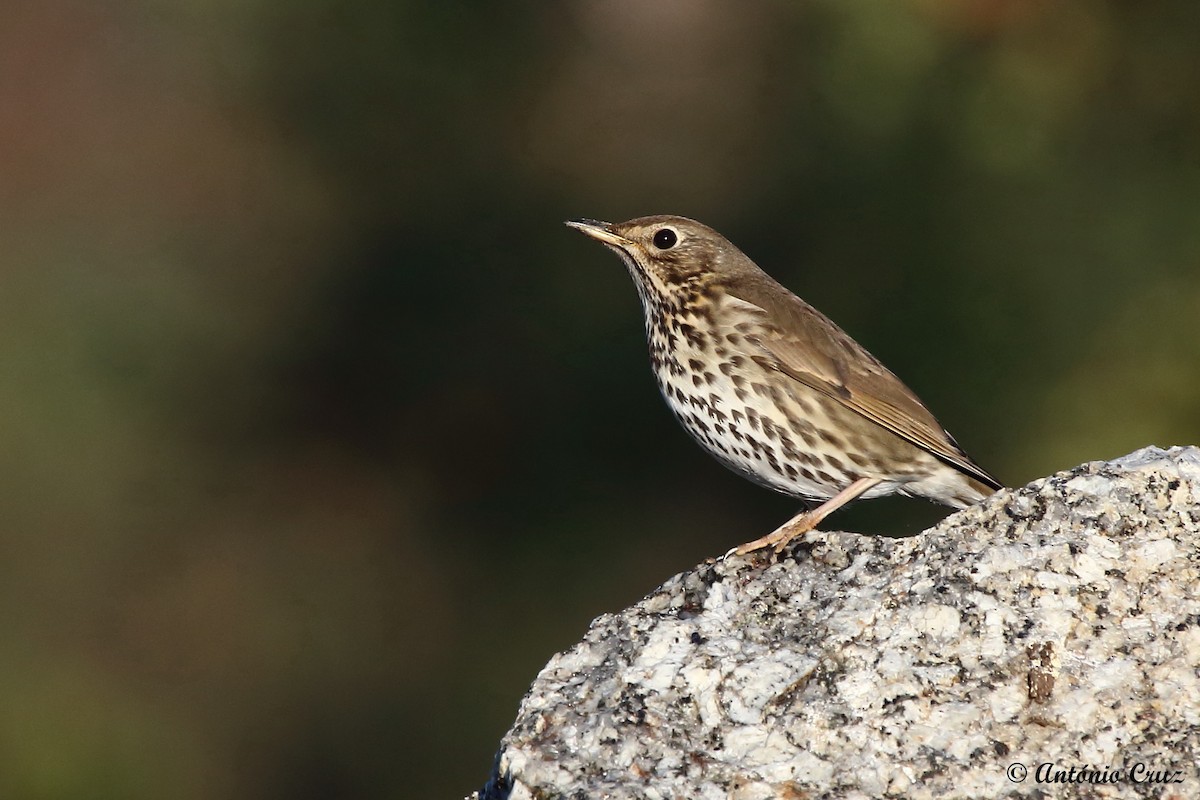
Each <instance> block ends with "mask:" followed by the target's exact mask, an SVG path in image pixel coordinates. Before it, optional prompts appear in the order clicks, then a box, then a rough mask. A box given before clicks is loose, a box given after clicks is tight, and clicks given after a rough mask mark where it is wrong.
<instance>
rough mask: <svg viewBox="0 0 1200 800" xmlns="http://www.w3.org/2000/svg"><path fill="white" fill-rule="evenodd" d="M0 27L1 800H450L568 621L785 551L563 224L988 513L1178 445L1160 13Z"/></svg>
mask: <svg viewBox="0 0 1200 800" xmlns="http://www.w3.org/2000/svg"><path fill="white" fill-rule="evenodd" d="M4 17H5V18H4V22H3V23H0V100H2V102H0V120H2V121H3V124H2V125H0V159H2V168H0V242H2V243H3V255H2V257H0V258H2V260H0V354H2V355H0V357H2V363H3V380H2V381H0V414H2V417H3V423H2V424H0V435H2V436H3V441H2V442H0V445H2V446H0V471H2V473H3V480H2V483H0V486H2V487H3V489H2V491H3V495H4V496H3V526H2V537H0V598H2V602H0V681H2V683H0V685H2V687H3V695H2V697H0V762H2V763H0V797H4V798H49V799H57V798H122V799H123V800H125V799H132V800H140V799H141V798H147V799H149V798H155V799H157V798H162V797H172V798H180V799H181V800H188V798H230V799H238V800H241V799H243V798H247V799H248V798H263V797H289V798H313V799H314V800H316V799H318V798H401V797H457V796H461V795H462V794H465V793H466V792H468V791H470V790H472V789H474V788H477V787H478V786H480V785H481V784H482V783H483V781H484V779H485V777H486V775H487V771H488V768H489V766H490V763H491V758H492V754H493V752H494V750H495V748H496V745H497V743H498V741H499V739H500V737H501V735H502V734H503V733H504V731H505V730H506V728H507V726H508V724H509V723H510V722H511V721H512V719H513V717H514V715H515V712H516V709H517V704H518V702H519V701H520V698H521V696H522V694H523V693H524V691H525V689H526V688H527V686H528V685H529V683H530V681H531V680H532V679H533V678H534V676H535V675H536V674H537V671H538V670H539V669H540V668H541V666H542V665H543V664H544V663H545V662H546V661H547V660H548V659H549V657H550V656H551V655H552V654H553V653H554V652H555V651H557V650H560V649H562V648H565V647H568V646H570V645H571V644H572V643H573V642H574V641H575V640H576V639H578V638H579V637H580V636H581V635H582V633H583V631H584V630H585V628H586V626H587V624H588V622H589V620H590V619H592V618H593V617H594V616H596V615H598V614H600V613H603V612H607V611H614V610H617V609H619V608H621V607H623V606H625V605H628V604H630V603H632V602H634V601H636V600H637V599H638V598H640V597H641V596H642V595H643V594H644V593H646V592H648V591H650V590H651V589H652V588H653V587H654V586H655V585H657V584H658V583H660V582H661V581H663V580H664V579H666V578H667V577H669V576H670V575H672V574H674V573H675V572H678V571H680V570H683V569H686V568H688V567H690V566H691V565H693V564H694V563H696V562H698V561H700V560H702V559H703V558H705V557H707V556H712V555H715V554H719V553H722V552H724V551H725V550H726V549H728V548H729V547H731V546H733V545H735V544H738V543H739V542H742V541H745V540H747V539H749V538H752V537H754V536H758V535H760V534H762V533H764V532H765V531H767V530H769V529H770V528H771V527H773V526H774V525H775V524H777V523H779V522H781V521H782V520H783V519H785V518H786V517H787V516H789V515H790V514H791V513H793V512H794V511H795V510H797V505H796V504H795V503H794V502H791V501H789V500H788V499H787V498H783V497H778V496H774V495H772V494H770V493H768V492H765V491H763V490H761V489H758V488H756V487H754V486H752V485H750V484H748V483H745V482H743V481H741V480H740V479H738V478H736V477H735V476H733V475H732V474H731V473H727V472H725V471H724V470H723V469H722V468H721V467H720V466H718V465H717V464H716V463H715V462H713V461H711V460H710V459H708V458H707V457H705V456H703V455H702V454H701V452H700V450H699V449H698V448H697V447H695V445H693V444H692V443H691V442H690V441H689V440H688V439H687V438H686V436H685V435H684V434H683V433H682V432H681V431H680V430H679V429H678V428H677V426H676V425H675V423H674V422H673V421H672V420H671V418H670V416H669V414H668V412H667V411H666V409H665V406H663V404H662V403H661V401H660V400H659V398H658V397H657V393H656V390H655V389H654V386H653V383H652V381H651V377H650V373H649V369H648V366H647V361H646V356H645V352H644V344H643V342H642V331H641V324H642V323H641V312H640V310H639V308H638V305H637V299H636V294H635V292H634V289H633V287H632V285H631V282H630V280H629V278H628V276H627V275H626V274H625V272H624V268H623V267H622V265H621V264H620V263H619V261H618V260H617V259H616V258H615V257H614V256H613V255H612V254H610V253H608V252H606V251H604V250H603V248H601V247H599V246H597V245H596V244H595V243H593V242H589V241H587V240H585V239H584V238H583V237H581V236H579V235H578V234H577V233H575V232H572V231H570V230H568V229H567V228H565V227H563V226H562V224H561V223H562V220H564V219H566V218H569V217H577V216H592V217H600V218H606V219H618V220H619V219H626V218H629V217H633V216H639V215H642V214H649V213H664V212H669V213H678V214H685V215H688V216H693V217H696V218H699V219H701V220H702V221H705V222H707V223H709V224H711V225H713V226H714V227H716V228H717V229H719V230H721V231H722V232H723V233H725V234H726V235H728V236H729V237H730V238H731V239H732V240H733V241H734V242H736V243H737V244H739V245H740V246H741V247H742V248H743V249H744V250H745V251H746V252H748V253H749V254H750V255H751V256H752V257H753V258H755V259H756V260H757V261H758V262H759V263H760V264H762V265H763V266H764V267H765V268H767V269H768V271H770V272H772V273H773V274H774V275H775V276H776V277H778V278H779V279H781V280H782V281H783V282H784V283H785V284H787V285H789V286H790V287H792V288H793V289H794V290H796V291H797V293H799V294H801V295H802V296H804V297H805V298H806V299H808V300H809V301H811V302H812V303H813V304H814V305H816V306H817V307H818V308H820V309H822V310H823V311H825V312H826V313H827V314H829V315H830V316H832V317H833V318H834V319H835V320H837V321H838V322H839V323H840V324H841V325H842V326H843V327H845V328H846V329H847V330H849V331H850V332H851V334H852V335H854V336H855V337H856V338H857V339H858V340H859V341H861V342H862V343H864V344H865V345H866V346H867V347H868V348H870V349H871V350H872V351H873V352H875V354H876V355H878V356H879V357H880V358H882V359H883V361H885V362H886V363H887V364H888V365H889V366H891V367H892V368H893V369H894V370H895V371H896V372H898V373H899V374H900V375H901V376H902V377H903V378H904V379H905V381H906V382H908V383H909V384H910V385H911V386H913V387H914V388H915V389H916V390H917V392H918V393H919V394H920V395H921V396H922V397H923V398H924V399H925V400H926V402H927V403H928V404H929V405H930V406H931V407H932V408H933V410H934V411H935V413H936V414H937V415H938V416H939V418H940V419H941V420H942V422H943V423H944V424H945V425H946V426H947V428H949V429H950V430H951V431H952V432H954V434H955V435H956V436H957V438H958V439H959V441H960V442H961V443H962V444H963V446H964V447H965V448H966V449H967V450H968V452H970V453H971V454H972V455H973V456H974V457H975V458H976V459H977V460H978V461H979V462H980V463H981V464H983V465H984V466H986V467H987V468H989V469H991V470H992V471H994V472H995V473H997V474H998V475H999V477H1001V478H1002V479H1003V480H1005V481H1006V482H1007V483H1009V484H1010V485H1021V484H1023V483H1025V482H1026V481H1028V480H1031V479H1034V478H1036V477H1039V476H1042V475H1045V474H1049V473H1051V472H1053V471H1056V470H1058V469H1063V468H1067V467H1071V466H1073V465H1075V464H1077V463H1079V462H1082V461H1086V460H1091V459H1099V458H1108V457H1113V456H1117V455H1120V454H1123V453H1125V452H1128V451H1130V450H1133V449H1135V448H1137V447H1140V446H1143V445H1147V444H1151V443H1156V444H1162V445H1168V444H1182V443H1188V442H1194V441H1196V438H1197V437H1196V432H1197V430H1198V429H1200V335H1198V334H1197V319H1200V47H1197V46H1196V41H1197V33H1198V32H1200V4H1196V3H1195V2H1192V1H1191V0H1180V1H1179V2H1174V3H1172V2H1147V3H1121V2H1107V3H1105V2H1092V1H1091V0H1087V1H1086V2H1085V1H1084V0H1076V1H1075V2H1059V3H1041V2H1035V1H1034V0H1026V1H1024V2H1004V1H1003V0H979V1H977V2H941V1H938V0H924V1H922V2H897V3H891V2H876V1H875V0H827V1H824V2H806V3H792V2H752V3H723V2H716V0H705V1H702V0H695V1H691V0H671V1H670V2H667V1H665V0H658V1H657V2H641V1H640V0H620V2H599V1H595V2H578V1H576V2H562V3H554V4H550V3H520V2H518V3H506V4H486V3H479V2H476V3H457V4H452V3H434V2H423V3H420V2H408V1H406V0H387V1H386V2H383V1H380V0H336V1H335V0H307V1H306V2H299V3H284V2H278V0H249V1H248V2H247V1H246V0H241V1H240V2H237V3H234V2H228V1H226V2H222V0H208V1H207V2H205V1H204V0H197V1H196V2H192V3H185V2H169V1H168V0H141V1H140V2H138V1H136V0H114V2H107V3H83V2H80V3H74V4H72V3H58V2H55V3H27V4H10V5H9V6H8V7H6V11H5V15H4ZM942 513H943V512H942V511H940V510H938V509H937V508H935V507H933V506H930V505H928V504H925V503H922V502H920V501H915V500H880V501H873V502H868V503H863V504H859V505H858V506H855V507H854V508H851V509H849V510H847V511H845V512H842V513H840V514H839V515H838V516H837V517H835V518H834V520H833V524H834V525H836V526H838V527H843V528H846V529H851V530H873V531H884V532H890V533H903V532H913V531H916V530H919V529H920V528H921V527H923V526H924V525H927V524H929V523H931V522H933V521H935V520H937V519H938V518H940V516H941V515H942Z"/></svg>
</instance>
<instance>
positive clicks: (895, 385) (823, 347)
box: [722, 259, 1002, 489]
mask: <svg viewBox="0 0 1200 800" xmlns="http://www.w3.org/2000/svg"><path fill="white" fill-rule="evenodd" d="M746 261H747V262H749V259H746ZM748 266H749V267H751V268H750V269H747V268H746V265H739V267H741V268H740V269H737V270H736V273H735V275H734V276H733V277H732V278H730V279H728V280H726V281H724V282H723V284H722V288H723V289H724V291H725V293H726V294H727V295H728V296H730V297H733V298H736V299H737V300H740V301H741V302H742V303H744V304H746V305H747V306H749V308H746V309H744V310H745V311H746V313H747V314H753V313H755V312H757V313H758V314H759V315H761V316H760V320H759V322H760V323H767V324H768V325H770V326H771V327H772V328H773V329H774V334H773V335H771V336H769V337H754V338H753V344H755V345H756V346H757V347H759V348H760V349H761V350H762V351H763V355H764V357H765V361H766V364H767V365H769V366H770V367H771V368H773V369H775V370H777V371H778V372H780V373H782V374H784V375H787V376H788V377H789V378H792V379H793V380H796V381H799V382H800V383H803V384H804V385H806V386H809V387H811V388H813V389H816V390H817V391H819V392H821V393H823V394H825V395H827V396H829V397H831V398H833V399H834V400H836V401H838V402H839V403H842V404H843V405H844V406H846V408H849V409H851V410H852V411H854V412H856V413H858V414H861V415H862V416H863V417H865V418H866V419H868V420H870V421H871V422H873V423H875V424H876V425H879V426H880V427H882V428H884V429H886V430H888V431H891V432H892V433H894V434H896V435H897V436H900V437H902V438H903V439H905V440H907V441H909V442H912V443H913V444H915V445H916V446H918V447H920V448H922V449H923V450H926V451H928V452H929V453H931V454H932V455H934V456H935V457H937V458H938V459H940V460H942V461H944V462H945V463H947V464H950V465H951V466H954V467H956V468H957V469H959V470H960V471H961V472H963V473H965V474H966V475H968V476H970V477H972V478H974V479H976V480H978V481H979V482H980V483H982V484H983V485H985V486H987V487H988V488H990V489H1000V488H1002V487H1001V484H1000V482H999V481H998V480H996V479H995V478H994V477H992V476H991V475H989V474H988V473H987V472H986V471H984V469H983V468H982V467H980V466H979V465H978V464H976V463H975V462H974V461H972V460H971V459H970V457H968V456H967V454H966V453H964V452H963V451H962V449H960V448H959V446H958V443H957V442H955V441H954V438H953V437H952V436H950V434H949V433H947V432H946V430H945V429H944V428H942V426H941V424H940V423H939V422H938V421H937V419H936V418H935V417H934V416H933V414H932V413H930V411H929V409H927V408H926V407H925V406H924V404H922V403H921V401H920V400H919V399H918V398H917V396H916V395H915V394H914V393H913V391H912V390H911V389H909V388H908V387H907V386H905V385H904V383H903V382H902V381H901V380H900V379H899V378H897V377H896V376H895V375H894V374H893V373H892V372H891V370H889V369H888V368H887V367H885V366H883V364H881V363H880V362H879V360H878V359H877V358H875V357H874V356H873V355H871V354H870V353H868V352H867V351H866V350H865V349H864V348H863V347H862V346H861V345H859V344H858V343H857V342H855V341H854V340H853V339H851V338H850V336H849V335H847V334H846V332H845V331H843V330H842V329H841V328H839V327H838V326H837V325H836V324H835V323H834V322H833V321H832V320H830V319H829V318H828V317H826V316H825V315H824V314H822V313H821V312H820V311H817V310H816V309H815V308H813V307H812V306H810V305H809V304H808V303H806V302H804V301H803V300H801V299H800V298H799V297H797V296H796V295H794V294H792V293H791V292H789V291H788V290H787V289H786V288H785V287H784V286H782V285H781V284H780V283H779V282H777V281H775V280H774V279H773V278H771V277H770V276H769V275H767V274H766V273H764V272H762V270H760V269H759V268H758V267H757V266H756V265H754V264H753V262H749V264H748ZM756 360H757V359H756ZM760 363H761V362H760Z"/></svg>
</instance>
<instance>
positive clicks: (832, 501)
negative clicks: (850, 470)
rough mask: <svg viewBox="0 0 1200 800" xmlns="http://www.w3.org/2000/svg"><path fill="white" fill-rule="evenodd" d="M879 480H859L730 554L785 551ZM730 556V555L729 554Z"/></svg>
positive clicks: (736, 548)
mask: <svg viewBox="0 0 1200 800" xmlns="http://www.w3.org/2000/svg"><path fill="white" fill-rule="evenodd" d="M880 482H881V480H880V479H879V478H859V479H858V480H856V481H855V482H854V483H852V484H850V485H849V486H847V487H846V488H845V489H842V490H841V491H840V492H838V493H837V494H835V495H834V496H833V497H831V498H829V499H828V500H826V501H825V502H824V503H821V505H819V506H817V507H816V508H814V509H813V510H812V511H801V512H800V513H799V514H797V515H796V516H794V517H792V518H791V519H789V520H788V521H787V522H785V523H783V524H782V525H780V526H779V527H778V528H776V529H775V530H774V531H772V532H771V533H768V534H767V535H766V536H764V537H762V538H761V539H755V540H754V541H753V542H746V543H745V544H744V545H742V546H741V547H735V548H734V549H733V550H731V551H730V553H733V554H737V555H739V556H744V555H746V554H747V553H753V552H754V551H755V550H762V549H763V548H764V547H774V548H775V552H776V553H780V552H782V551H783V548H785V547H787V546H788V543H789V542H791V541H792V539H795V538H796V537H797V536H799V535H801V534H803V533H808V532H809V531H811V530H812V529H813V528H815V527H817V526H818V525H820V524H821V520H823V519H825V518H826V517H828V516H829V515H830V514H832V513H833V512H834V511H837V510H838V509H839V508H841V507H842V506H844V505H846V504H847V503H849V502H850V501H851V500H854V499H855V498H857V497H859V496H861V495H862V494H863V493H864V492H866V491H867V490H869V489H870V488H871V487H873V486H875V485H876V484H878V483H880ZM727 555H728V554H727Z"/></svg>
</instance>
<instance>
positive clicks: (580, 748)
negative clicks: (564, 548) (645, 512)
mask: <svg viewBox="0 0 1200 800" xmlns="http://www.w3.org/2000/svg"><path fill="white" fill-rule="evenodd" d="M1042 765H1050V766H1042ZM1139 765H1140V766H1139ZM1072 769H1073V771H1072ZM1084 770H1093V771H1094V772H1085V771H1084ZM1198 773H1200V450H1197V449H1195V448H1172V449H1171V450H1169V451H1164V450H1160V449H1157V448H1146V449H1144V450H1139V451H1138V452H1136V453H1133V454H1131V455H1129V456H1126V457H1124V458H1120V459H1117V460H1115V461H1110V462H1096V463H1091V464H1085V465H1083V466H1081V467H1078V468H1076V469H1074V470H1071V471H1069V472H1065V473H1060V474H1058V475H1054V476H1052V477H1050V478H1046V479H1043V480H1039V481H1035V482H1034V483H1032V484H1030V485H1029V486H1027V487H1025V488H1023V489H1016V490H1008V491H1004V492H1001V493H999V494H997V495H995V496H994V497H992V498H990V499H989V500H987V501H985V502H984V503H982V504H981V505H979V506H977V507H974V508H970V509H967V510H966V511H963V512H960V513H958V514H955V515H953V516H951V517H949V518H947V519H946V520H945V521H943V522H942V523H941V524H939V525H937V526H936V527H934V528H931V529H930V530H928V531H926V532H924V533H923V534H921V535H919V536H915V537H913V538H911V539H905V540H891V539H883V538H878V537H871V536H862V535H857V534H849V533H827V532H814V533H811V534H809V535H808V536H807V537H805V539H804V540H803V541H802V542H800V543H799V544H798V545H797V546H796V547H795V548H794V549H793V550H792V551H791V556H790V557H788V558H785V559H784V560H783V561H781V562H780V563H768V562H766V561H765V560H761V559H760V560H757V561H755V560H752V559H750V558H731V559H729V560H727V561H723V562H717V563H709V564H704V565H701V566H699V567H697V568H696V569H694V570H692V571H689V572H685V573H683V574H681V575H677V576H676V577H674V578H672V579H671V580H669V581H667V582H666V583H665V584H663V586H661V587H660V588H659V589H658V590H656V591H655V592H654V593H652V594H651V595H649V596H648V597H646V598H645V599H644V600H643V601H642V602H640V603H638V604H637V605H635V606H633V607H632V608H630V609H627V610H626V611H624V612H622V613H620V614H608V615H605V616H602V617H600V618H598V619H597V620H595V622H594V623H593V624H592V626H591V628H590V630H589V631H588V633H587V636H586V637H585V638H584V640H583V641H582V642H580V643H579V644H578V645H576V646H575V647H573V648H571V649H570V650H568V651H566V652H563V653H560V654H558V655H556V656H555V657H554V658H552V659H551V660H550V663H549V664H547V666H546V667H545V669H543V670H542V672H541V674H540V675H538V677H537V680H536V681H535V682H534V684H533V686H532V688H531V689H530V691H529V693H528V694H527V695H526V697H525V699H524V701H523V702H522V704H521V708H520V711H519V713H518V716H517V720H516V723H515V724H514V726H513V728H512V730H510V731H509V733H508V734H507V735H506V736H505V737H504V740H503V741H502V743H501V747H500V752H499V755H498V756H497V760H496V764H495V766H494V769H493V774H492V776H491V779H490V780H489V781H488V783H487V785H486V786H485V787H484V789H483V790H482V791H481V792H479V793H477V795H476V796H477V797H481V798H484V799H485V800H498V798H512V800H520V799H522V798H559V797H563V798H568V797H569V798H680V800H683V798H689V799H691V798H713V800H716V799H717V798H727V797H728V798H734V799H735V800H757V799H758V798H776V797H778V798H795V799H796V800H799V799H800V798H808V799H811V800H815V798H879V797H887V798H935V797H936V798H952V797H961V798H993V797H1068V796H1070V797H1085V798H1087V797H1171V798H1200V774H1198ZM1055 778H1057V780H1054V779H1055ZM1064 782H1065V783H1071V784H1074V785H1071V786H1063V785H1061V784H1062V783H1064Z"/></svg>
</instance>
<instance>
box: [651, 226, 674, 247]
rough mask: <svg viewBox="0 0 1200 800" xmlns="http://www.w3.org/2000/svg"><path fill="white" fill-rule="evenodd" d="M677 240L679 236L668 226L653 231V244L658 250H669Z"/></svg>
mask: <svg viewBox="0 0 1200 800" xmlns="http://www.w3.org/2000/svg"><path fill="white" fill-rule="evenodd" d="M678 241H679V237H678V236H676V235H675V231H673V230H671V229H670V228H659V229H658V230H657V231H655V232H654V246H655V247H657V248H658V249H659V250H670V249H671V248H672V247H674V246H675V243H676V242H678Z"/></svg>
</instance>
